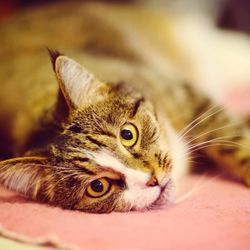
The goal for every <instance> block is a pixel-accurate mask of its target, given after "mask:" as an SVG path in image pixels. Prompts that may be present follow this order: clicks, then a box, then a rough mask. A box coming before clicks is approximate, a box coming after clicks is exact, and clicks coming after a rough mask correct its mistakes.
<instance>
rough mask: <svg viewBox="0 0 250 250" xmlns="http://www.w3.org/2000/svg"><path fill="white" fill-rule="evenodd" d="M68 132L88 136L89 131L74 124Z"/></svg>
mask: <svg viewBox="0 0 250 250" xmlns="http://www.w3.org/2000/svg"><path fill="white" fill-rule="evenodd" d="M68 130H70V131H72V132H74V133H83V134H87V133H88V131H86V130H84V129H83V128H82V127H80V126H79V125H78V124H73V125H71V126H70V127H69V128H68Z"/></svg>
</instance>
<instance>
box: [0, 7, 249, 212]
mask: <svg viewBox="0 0 250 250" xmlns="http://www.w3.org/2000/svg"><path fill="white" fill-rule="evenodd" d="M171 22H172V21H171V20H166V19H165V18H163V17H162V16H160V15H159V14H157V13H154V12H153V11H149V10H144V9H141V8H139V7H134V6H130V5H128V6H122V7H121V6H115V5H112V6H111V5H102V4H88V5H87V4H77V5H75V4H61V5H55V6H50V7H44V8H43V9H33V10H32V11H27V12H26V13H20V14H19V15H17V16H15V17H14V18H11V19H10V20H7V21H6V22H5V23H3V24H2V25H1V26H0V36H1V39H2V41H1V51H0V64H1V66H0V75H1V92H0V106H1V109H0V157H1V158H2V159H3V161H2V162H0V180H1V182H2V183H3V184H4V185H6V186H7V187H9V188H10V189H13V190H16V191H18V192H20V193H21V194H24V195H26V196H28V197H30V198H32V199H34V200H38V201H42V202H46V203H50V204H54V205H58V206H61V207H63V208H68V209H79V210H83V211H87V212H98V213H103V212H111V211H128V210H130V209H133V207H132V206H130V205H129V204H125V203H124V201H122V200H121V199H120V197H121V195H122V193H123V192H124V190H126V188H127V187H126V180H125V176H124V175H123V174H122V173H119V172H117V171H114V170H113V169H110V168H108V166H106V168H100V167H99V166H98V165H96V163H95V162H93V160H92V159H90V158H89V157H88V155H85V154H83V153H82V151H81V149H82V148H84V149H87V150H89V151H93V152H94V151H98V150H100V148H101V149H108V150H109V151H111V152H112V154H113V155H114V156H116V157H118V158H119V160H120V161H122V162H123V163H124V164H125V165H126V166H130V168H134V169H137V170H138V169H140V171H142V172H146V173H152V172H157V171H162V172H165V173H168V172H171V171H172V162H171V161H172V159H171V157H170V156H169V154H168V152H162V151H161V150H160V149H159V146H158V143H159V142H158V140H159V137H160V136H161V123H160V118H159V117H158V116H159V113H160V115H162V114H163V115H164V117H165V119H167V120H168V121H169V122H170V124H171V126H172V127H173V128H174V129H175V130H176V131H177V132H178V131H180V130H181V129H183V128H184V127H185V126H187V125H188V124H190V123H191V122H192V121H194V120H195V119H198V121H201V120H202V119H203V118H204V116H201V115H202V114H203V113H204V112H206V111H207V110H209V109H210V108H211V107H212V106H214V107H216V105H214V104H213V103H212V102H211V101H210V99H209V98H208V97H206V96H205V94H204V93H201V91H200V90H199V89H196V88H195V87H193V86H191V84H189V83H186V81H184V78H185V77H182V76H180V75H179V74H178V72H177V71H176V70H175V69H176V66H178V62H179V61H180V60H181V59H180V55H179V54H178V50H177V49H176V48H175V41H172V40H171V28H169V27H171ZM151 44H154V45H151ZM45 46H49V47H52V48H57V49H58V50H59V51H63V52H64V53H67V55H70V57H72V58H74V59H76V60H77V61H78V62H80V63H81V64H82V65H84V66H85V67H86V68H88V69H89V70H90V72H93V73H94V75H95V76H96V77H97V78H98V79H101V81H102V82H105V83H108V84H104V85H103V87H102V88H100V89H99V90H98V93H96V95H97V96H102V99H101V101H99V102H96V101H94V102H93V104H92V105H89V106H87V107H84V108H76V107H74V108H72V106H71V104H70V103H69V102H70V101H69V99H68V98H67V97H66V96H65V93H63V90H62V86H60V87H61V89H60V90H59V91H58V85H57V84H56V83H55V79H54V76H53V72H52V70H51V69H50V65H49V62H48V57H47V55H46V52H45V49H44V48H45ZM156 48H157V50H155V49H156ZM150 50H152V51H151V52H150ZM155 51H156V54H157V53H158V54H160V55H161V58H165V61H160V62H159V63H157V62H156V61H157V60H156V59H154V58H153V56H152V55H154V52H155ZM50 54H51V57H52V65H53V67H54V70H55V63H56V59H57V58H58V57H60V54H58V53H56V52H53V51H50ZM158 54H157V55H158ZM151 56H152V57H151ZM169 62H171V64H172V66H169ZM57 78H58V75H57ZM151 103H153V105H152V104H151ZM218 109H219V108H217V109H216V108H214V109H212V110H211V112H208V113H207V117H206V118H204V119H203V121H202V122H200V124H198V125H197V126H195V127H194V128H193V129H192V130H190V131H189V133H187V134H186V136H185V137H186V140H190V139H192V138H193V141H192V142H191V143H190V145H191V147H192V145H196V144H198V143H203V142H205V141H208V140H214V139H215V138H218V137H219V138H222V139H224V138H225V139H226V140H227V141H232V142H233V143H235V145H236V144H237V145H236V146H235V145H234V144H230V145H226V144H225V143H217V144H216V143H214V145H213V146H212V147H206V148H204V149H202V151H203V153H204V154H205V155H207V156H208V157H210V158H211V159H212V160H213V161H215V162H216V163H218V165H219V166H220V167H221V168H223V169H224V170H225V171H227V172H229V173H230V174H232V175H233V176H235V177H237V178H239V179H240V180H242V181H244V182H245V183H247V184H249V185H250V151H249V147H250V137H249V134H250V130H249V126H247V124H246V123H245V122H244V121H243V120H240V119H239V118H233V117H232V116H231V115H229V114H227V113H226V112H225V111H223V110H221V111H218ZM216 110H217V112H214V113H213V114H212V111H216ZM147 112H148V113H150V116H149V115H145V114H146V113H147ZM210 114H212V115H210ZM209 115H210V116H209ZM152 117H153V118H152ZM199 117H200V118H199ZM127 120H129V121H132V122H133V123H134V124H136V125H138V127H139V134H140V135H141V137H140V145H139V146H136V147H134V148H133V149H129V150H128V152H124V151H122V152H123V153H121V150H120V148H119V147H118V146H117V133H116V131H117V129H118V128H120V127H121V126H122V124H123V123H124V121H127ZM232 123H233V124H237V125H235V126H228V125H230V124H232ZM222 127H223V128H224V129H220V128H222ZM206 128H209V129H208V130H209V131H210V132H208V133H206V132H207V131H208V130H207V129H206ZM211 142H212V141H211ZM238 145H240V146H238ZM11 157H19V158H13V159H10V160H6V159H7V158H11ZM21 157H23V158H21ZM180 157H181V156H180ZM103 176H105V177H109V178H110V179H112V187H111V190H110V192H109V193H108V194H107V195H105V196H103V197H101V198H99V199H92V198H90V197H88V196H86V194H85V191H86V187H87V186H88V185H89V183H90V182H91V181H92V180H94V179H97V178H100V177H103ZM23 182H26V184H25V185H24V186H25V190H24V189H23V188H22V183H23ZM16 183H19V184H16ZM155 204H157V202H155Z"/></svg>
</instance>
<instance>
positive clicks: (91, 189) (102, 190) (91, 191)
mask: <svg viewBox="0 0 250 250" xmlns="http://www.w3.org/2000/svg"><path fill="white" fill-rule="evenodd" d="M110 187H111V184H110V182H109V181H108V180H107V179H106V178H100V179H97V180H94V181H92V182H91V183H90V184H89V186H88V187H87V190H86V192H87V195H88V196H89V197H92V198H99V197H101V196H103V195H105V194H106V193H107V192H108V191H109V190H110Z"/></svg>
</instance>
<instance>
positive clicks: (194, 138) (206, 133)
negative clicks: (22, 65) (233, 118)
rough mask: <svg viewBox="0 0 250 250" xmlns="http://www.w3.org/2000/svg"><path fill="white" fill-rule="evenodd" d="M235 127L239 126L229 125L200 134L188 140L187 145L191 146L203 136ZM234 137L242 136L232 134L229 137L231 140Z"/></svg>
mask: <svg viewBox="0 0 250 250" xmlns="http://www.w3.org/2000/svg"><path fill="white" fill-rule="evenodd" d="M235 125H237V123H235V124H228V125H225V126H222V127H219V128H216V129H212V130H209V131H206V132H203V133H201V134H199V135H198V136H195V137H193V138H192V139H190V140H186V143H187V144H190V143H192V142H193V141H196V140H197V139H199V138H201V137H202V136H205V135H208V134H211V133H212V132H215V131H219V130H222V129H225V128H231V127H234V126H235ZM233 136H241V134H237V135H236V134H235V135H232V134H231V135H230V136H228V137H231V138H232V137H233Z"/></svg>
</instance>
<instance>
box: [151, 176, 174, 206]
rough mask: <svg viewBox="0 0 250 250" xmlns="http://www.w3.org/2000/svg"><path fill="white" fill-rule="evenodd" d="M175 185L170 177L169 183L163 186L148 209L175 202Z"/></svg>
mask: <svg viewBox="0 0 250 250" xmlns="http://www.w3.org/2000/svg"><path fill="white" fill-rule="evenodd" d="M173 191H174V185H173V181H172V180H171V179H170V180H169V181H168V182H167V184H166V185H165V186H164V187H162V188H161V192H160V194H159V196H158V198H157V199H156V200H155V201H154V202H153V203H152V204H151V205H150V206H149V208H148V209H159V208H163V207H165V206H167V205H168V204H170V203H172V202H173V193H174V192H173Z"/></svg>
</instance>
